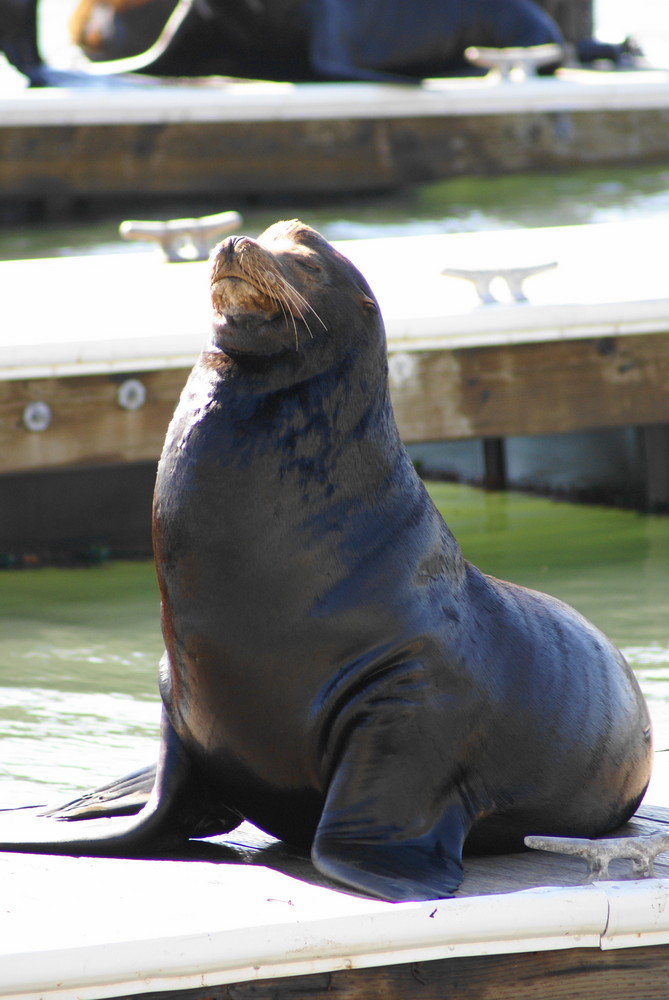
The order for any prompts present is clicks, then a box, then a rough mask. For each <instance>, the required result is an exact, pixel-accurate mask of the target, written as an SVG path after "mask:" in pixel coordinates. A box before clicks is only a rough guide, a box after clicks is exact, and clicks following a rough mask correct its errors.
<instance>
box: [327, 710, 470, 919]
mask: <svg viewBox="0 0 669 1000" xmlns="http://www.w3.org/2000/svg"><path fill="white" fill-rule="evenodd" d="M376 707H377V709H381V711H380V712H378V713H377V715H373V716H372V715H369V716H368V717H367V718H365V717H364V715H362V716H361V717H360V722H359V723H358V726H357V728H356V729H355V731H354V732H353V733H352V734H350V735H349V736H348V737H347V746H346V748H345V750H344V752H343V754H342V755H341V757H340V759H339V762H338V764H337V766H336V769H335V772H334V775H333V777H332V780H331V782H330V786H329V790H328V794H327V798H326V801H325V807H324V809H323V813H322V816H321V820H320V822H319V825H318V829H317V831H316V836H315V839H314V843H313V847H312V852H311V856H312V860H313V862H314V864H315V865H316V867H317V868H318V869H320V871H322V872H323V873H324V874H326V875H328V876H329V877H331V878H334V879H336V880H337V881H339V882H342V883H344V884H345V885H348V886H350V887H351V888H352V889H356V890H358V891H361V892H364V893H366V894H368V895H371V896H377V897H380V898H381V899H388V900H392V901H401V900H418V899H438V898H442V897H444V896H449V895H451V894H452V893H453V892H454V890H455V889H456V888H457V887H458V885H459V884H460V882H461V881H462V878H463V870H462V845H463V843H464V840H465V837H466V835H467V832H468V830H469V828H470V826H471V825H472V816H471V814H470V812H469V810H468V809H467V807H466V805H465V800H464V798H463V797H462V796H461V794H460V791H459V788H458V786H457V784H456V783H455V782H454V781H453V780H449V772H450V771H451V770H452V763H451V762H449V761H448V760H447V759H443V758H442V755H441V753H440V752H439V749H438V746H437V744H436V743H435V741H433V740H431V739H430V734H429V733H428V732H425V728H424V726H423V725H422V724H421V718H420V713H418V712H416V711H412V709H413V708H415V706H410V707H408V709H407V706H406V705H402V704H401V703H399V702H398V701H396V700H395V701H391V700H390V699H388V702H387V706H385V710H384V707H383V706H382V705H381V702H380V700H379V701H377V706H376ZM435 756H436V758H437V759H435Z"/></svg>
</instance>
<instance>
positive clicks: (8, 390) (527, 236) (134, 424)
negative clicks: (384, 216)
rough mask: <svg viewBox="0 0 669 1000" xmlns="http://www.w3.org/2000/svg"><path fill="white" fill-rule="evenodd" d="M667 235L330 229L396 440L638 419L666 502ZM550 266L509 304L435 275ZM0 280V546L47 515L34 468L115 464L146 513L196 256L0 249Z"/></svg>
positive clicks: (202, 329)
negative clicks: (382, 372) (348, 233)
mask: <svg viewBox="0 0 669 1000" xmlns="http://www.w3.org/2000/svg"><path fill="white" fill-rule="evenodd" d="M665 240H666V231H665V224H664V223H662V222H656V221H638V222H628V223H616V224H602V225H592V226H570V227H557V228H547V229H535V230H510V231H506V230H505V231H497V232H489V233H472V234H459V235H445V236H441V235H435V236H416V237H400V238H388V239H375V240H358V241H346V242H341V243H338V244H337V246H338V247H339V248H340V249H341V250H342V251H343V252H344V253H345V254H347V255H348V256H349V257H350V258H351V259H352V260H353V261H354V262H355V263H356V264H357V266H358V267H359V268H360V269H361V271H362V272H363V273H364V274H365V276H366V277H367V279H368V280H369V282H370V284H371V287H372V289H373V290H374V291H375V294H376V295H377V297H378V299H379V302H380V305H381V309H382V312H383V315H384V318H385V323H386V329H387V334H388V347H389V354H390V362H389V366H390V381H391V391H392V395H393V403H394V406H395V412H396V416H397V420H398V424H399V427H400V432H401V434H402V437H403V439H404V441H405V442H407V443H412V442H426V441H449V440H468V439H470V440H471V439H481V440H482V441H484V442H487V443H488V445H489V446H490V447H489V454H490V456H491V462H492V463H493V464H494V461H495V443H499V442H501V441H503V439H504V438H506V437H507V436H514V435H539V434H559V433H564V432H570V431H584V430H593V429H603V428H621V427H635V428H639V435H640V440H641V442H642V446H643V449H644V455H645V461H646V466H647V473H646V479H647V483H646V486H647V495H648V498H649V504H648V505H649V507H651V508H652V507H654V508H656V509H662V507H663V505H668V504H669V293H668V292H667V282H666V275H665V262H664V259H663V257H662V255H661V253H659V252H658V247H661V246H662V245H663V244H664V242H665ZM550 263H556V265H557V266H555V267H553V268H551V269H549V270H544V271H542V272H541V273H536V274H534V275H533V276H530V277H528V278H527V279H526V281H525V283H524V286H523V288H524V293H525V294H526V297H527V298H526V300H525V301H520V302H518V301H515V300H514V299H513V297H512V295H511V294H510V292H509V289H508V287H507V285H506V284H505V283H504V281H503V279H501V278H496V279H494V280H493V282H492V284H491V288H492V290H493V296H497V298H498V300H497V301H494V302H493V303H492V304H491V303H488V304H484V303H483V302H482V301H481V298H480V296H479V294H478V292H477V290H476V287H475V285H474V283H473V282H472V281H468V280H463V278H462V277H453V276H452V275H453V272H454V271H456V272H457V271H462V270H463V269H464V270H471V271H476V270H479V271H484V272H485V271H490V272H492V273H496V272H497V271H503V270H504V269H507V270H508V269H509V268H510V269H512V270H513V269H517V268H518V267H529V268H530V269H532V268H533V267H534V266H535V265H541V264H550ZM442 272H449V273H447V274H445V273H442ZM0 280H1V281H2V287H3V301H2V303H1V304H0V315H1V316H2V331H3V332H2V335H0V456H1V458H0V474H3V475H4V479H3V486H4V496H5V497H7V500H6V501H5V503H6V508H7V509H6V510H3V516H2V518H0V521H2V522H3V523H4V525H5V527H4V529H3V531H2V532H1V534H2V536H3V537H1V538H0V543H1V544H0V551H3V550H6V549H7V546H9V545H10V543H11V538H12V537H13V536H14V537H16V536H18V535H23V536H25V532H26V530H28V528H29V522H30V520H31V519H32V521H33V522H36V521H37V520H40V522H41V523H44V521H43V518H44V516H45V511H44V503H43V502H42V505H41V507H40V511H39V513H38V512H37V511H36V509H35V508H34V503H35V502H36V501H35V500H34V499H31V496H33V497H34V496H35V495H36V494H37V492H39V490H38V489H37V482H36V480H34V479H30V478H29V477H30V476H31V475H32V474H40V475H45V474H50V475H51V476H52V477H57V476H58V475H62V474H64V473H66V472H68V471H70V472H72V471H75V470H76V471H78V472H79V473H80V474H81V475H82V476H86V475H88V477H89V479H90V482H91V490H92V491H93V493H94V492H95V480H96V477H98V478H99V477H100V476H103V475H104V472H105V470H108V471H109V475H110V476H111V477H112V478H114V477H115V476H116V475H117V473H118V470H119V468H121V467H127V468H128V469H129V470H131V472H132V474H133V475H137V476H139V477H140V478H141V479H142V484H143V485H142V487H141V488H142V489H143V490H144V491H145V492H146V491H148V495H147V496H146V497H145V501H143V502H145V504H146V525H147V526H148V508H149V506H150V491H151V483H152V480H153V474H154V473H153V470H154V468H155V462H156V461H157V459H158V456H159V454H160V450H161V448H162V443H163V439H164V435H165V430H166V428H167V424H168V423H169V420H170V417H171V414H172V412H173V409H174V406H175V404H176V401H177V399H178V396H179V393H180V391H181V388H182V387H183V385H184V383H185V381H186V378H187V375H188V370H189V369H190V367H191V365H192V364H193V361H194V360H195V358H196V356H197V354H198V353H199V351H200V350H201V348H202V347H203V345H204V344H205V343H206V341H207V339H208V336H209V331H210V323H211V317H210V303H209V287H208V286H209V282H208V265H207V264H206V263H205V262H195V263H179V264H167V263H163V262H162V261H161V259H160V257H159V255H158V254H157V253H153V252H147V253H125V254H121V253H119V254H114V255H106V256H90V257H81V258H54V259H49V260H37V261H34V260H32V261H10V262H5V263H2V264H0ZM498 286H500V287H498ZM26 476H28V478H26ZM22 477H23V478H22ZM42 482H43V483H45V480H42ZM105 490H106V487H104V488H103V489H102V492H105ZM16 491H18V492H16ZM66 493H67V494H68V497H69V498H68V497H65V499H64V500H63V503H64V505H65V508H66V509H68V510H71V512H72V513H71V516H72V519H73V522H74V524H76V525H80V524H82V523H83V521H82V517H84V520H85V519H86V518H85V516H84V515H83V513H82V511H79V510H77V508H76V504H75V506H72V503H73V500H72V496H73V495H74V496H79V494H80V493H81V496H82V498H86V499H85V500H84V499H82V504H83V508H84V509H90V510H91V516H92V515H93V513H95V512H97V514H98V516H99V517H100V518H102V517H103V511H101V509H100V504H99V503H97V504H96V502H95V501H94V500H92V499H91V492H90V491H89V492H86V491H85V490H84V491H83V492H81V491H80V490H75V491H74V494H73V492H72V490H69V491H66ZM52 496H53V497H54V499H53V502H52V504H51V514H53V515H54V516H55V511H56V509H57V507H58V504H57V502H56V500H55V496H56V493H53V494H52ZM31 504H32V505H33V506H32V510H33V513H32V514H31V513H30V510H31ZM65 513H66V510H65V509H64V510H63V517H64V516H65ZM124 516H125V518H126V520H128V515H127V513H126V514H125V515H124ZM17 518H18V519H19V520H18V521H17ZM89 520H90V518H89ZM100 523H101V524H102V521H101V522H100ZM12 526H13V527H12ZM104 530H106V529H104ZM104 530H103V534H104ZM63 532H64V534H65V535H66V534H67V532H66V530H65V527H63ZM95 533H96V534H97V531H96V532H95ZM35 544H37V542H35Z"/></svg>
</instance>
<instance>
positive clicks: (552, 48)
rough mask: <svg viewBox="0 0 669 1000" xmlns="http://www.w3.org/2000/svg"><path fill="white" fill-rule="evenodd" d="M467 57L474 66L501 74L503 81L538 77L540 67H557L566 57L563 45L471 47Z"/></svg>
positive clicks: (467, 51)
mask: <svg viewBox="0 0 669 1000" xmlns="http://www.w3.org/2000/svg"><path fill="white" fill-rule="evenodd" d="M465 56H466V58H467V59H468V60H469V61H470V63H473V65H474V66H482V67H483V68H484V69H487V70H491V71H493V72H496V73H498V74H499V76H500V77H501V78H502V80H511V79H515V80H525V79H527V77H528V76H536V73H537V70H538V69H539V67H540V66H555V65H557V64H558V63H560V62H561V61H562V59H563V56H564V51H563V48H562V46H561V45H555V44H547V45H528V46H526V47H517V48H506V49H496V48H492V47H486V48H484V47H483V46H476V45H471V46H470V47H469V48H467V49H465Z"/></svg>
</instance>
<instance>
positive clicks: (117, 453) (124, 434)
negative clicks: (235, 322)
mask: <svg viewBox="0 0 669 1000" xmlns="http://www.w3.org/2000/svg"><path fill="white" fill-rule="evenodd" d="M187 376H188V372H187V371H185V370H180V369H167V370H165V371H159V372H142V373H141V375H139V376H138V378H139V380H140V381H141V383H142V384H143V386H144V387H145V389H146V403H145V404H144V406H142V407H141V408H140V409H137V410H124V409H122V408H121V407H120V406H119V404H118V401H117V393H118V389H119V386H120V385H121V384H122V382H123V381H125V379H126V378H128V377H130V376H128V375H119V376H94V375H90V376H80V377H74V378H54V379H33V380H26V381H24V380H18V381H15V382H2V383H0V454H1V455H3V456H4V459H3V463H2V471H3V472H17V471H21V470H29V469H51V468H63V467H71V466H77V465H86V464H89V465H90V464H99V465H100V464H102V465H104V464H114V463H119V462H139V461H142V460H147V459H152V460H155V459H157V458H158V457H159V455H160V452H161V450H162V446H163V441H164V439H165V432H166V430H167V425H168V423H169V421H170V419H171V417H172V413H173V412H174V407H175V405H176V402H177V400H178V398H179V394H180V392H181V389H182V388H183V386H184V383H185V381H186V378H187ZM36 401H39V402H44V403H46V404H47V405H48V406H49V407H50V409H51V411H52V422H51V424H50V426H49V427H48V428H47V429H46V430H44V431H30V430H28V429H27V428H26V427H25V426H24V424H23V421H22V414H23V412H24V408H25V406H26V405H27V404H28V403H30V402H36Z"/></svg>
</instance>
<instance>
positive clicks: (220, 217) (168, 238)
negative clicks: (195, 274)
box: [119, 212, 242, 264]
mask: <svg viewBox="0 0 669 1000" xmlns="http://www.w3.org/2000/svg"><path fill="white" fill-rule="evenodd" d="M241 224H242V217H241V215H240V214H239V212H219V213H218V214H217V215H203V216H201V217H200V218H199V219H168V220H167V221H166V222H161V221H156V222H154V221H151V220H146V221H142V220H136V219H129V220H127V221H126V222H122V223H121V225H120V226H119V232H120V234H121V236H122V237H123V238H124V239H126V240H154V241H155V242H156V243H158V244H159V245H160V247H161V249H162V251H163V253H164V254H165V257H166V259H167V260H168V261H170V263H173V264H176V263H179V262H181V261H192V260H206V259H207V257H208V256H209V253H210V251H211V248H212V247H213V245H214V243H216V242H217V240H218V237H219V236H222V235H223V234H224V233H230V232H232V231H233V230H234V229H237V228H238V227H239V226H241Z"/></svg>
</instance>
